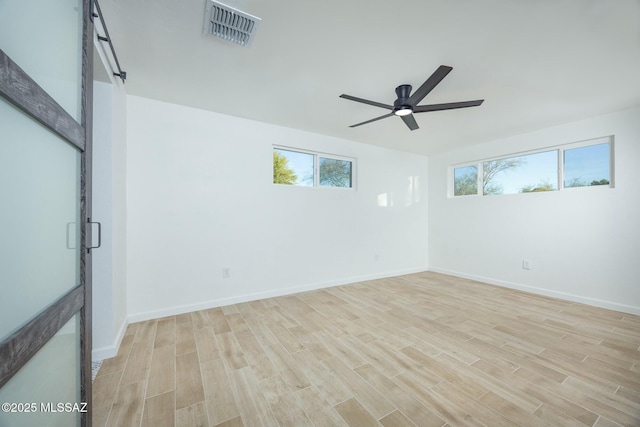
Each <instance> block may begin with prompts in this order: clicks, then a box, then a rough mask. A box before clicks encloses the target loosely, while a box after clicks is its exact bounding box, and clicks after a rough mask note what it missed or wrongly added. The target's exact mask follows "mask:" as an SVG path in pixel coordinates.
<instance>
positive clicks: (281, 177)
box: [273, 147, 355, 188]
mask: <svg viewBox="0 0 640 427" xmlns="http://www.w3.org/2000/svg"><path fill="white" fill-rule="evenodd" d="M354 170H355V159H352V158H348V157H340V156H334V155H329V154H321V153H314V152H308V151H296V150H290V149H288V148H286V149H285V148H277V147H274V149H273V183H274V184H284V185H298V186H304V187H339V188H353V182H354Z"/></svg>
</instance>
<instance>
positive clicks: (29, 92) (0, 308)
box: [0, 0, 93, 427]
mask: <svg viewBox="0 0 640 427" xmlns="http://www.w3.org/2000/svg"><path fill="white" fill-rule="evenodd" d="M90 8H91V6H90V2H89V0H56V1H52V0H30V1H24V0H0V291H1V295H0V404H2V409H1V410H0V426H2V427H13V426H19V427H27V426H60V427H73V426H89V425H90V416H89V413H88V411H89V405H88V404H86V403H89V402H90V399H91V360H90V355H91V340H90V331H91V324H90V319H91V316H90V307H91V303H90V293H91V292H90V289H91V286H90V277H91V275H90V263H91V259H90V254H89V253H88V249H87V245H88V244H89V245H90V243H89V242H90V236H91V224H90V223H88V220H89V217H90V206H89V201H90V200H91V198H90V170H89V169H90V146H91V140H90V135H91V111H90V109H89V106H90V105H91V102H90V98H91V93H90V90H91V67H92V65H91V58H92V50H91V49H92V44H91V40H92V37H91V35H92V31H93V27H92V24H91V20H90V19H89V18H90Z"/></svg>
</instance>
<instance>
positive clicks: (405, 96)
mask: <svg viewBox="0 0 640 427" xmlns="http://www.w3.org/2000/svg"><path fill="white" fill-rule="evenodd" d="M451 70H453V68H451V67H449V66H447V65H441V66H440V67H438V69H437V70H436V71H435V72H434V73H433V74H432V75H431V76H430V77H429V78H428V79H427V80H426V81H425V82H424V83H423V84H422V86H420V87H419V88H418V90H416V91H415V92H413V94H412V93H411V85H406V84H405V85H400V86H398V87H397V88H396V95H397V97H398V98H397V99H396V100H395V101H394V102H393V105H388V104H383V103H380V102H375V101H369V100H368V99H362V98H357V97H355V96H351V95H345V94H342V95H340V98H344V99H348V100H350V101H355V102H361V103H363V104H368V105H373V106H374V107H380V108H384V109H386V110H391V113H389V114H385V115H383V116H380V117H376V118H374V119H371V120H367V121H365V122H362V123H356V124H355V125H351V126H349V127H352V128H354V127H358V126H362V125H366V124H367V123H371V122H375V121H377V120H381V119H386V118H387V117H391V116H399V117H400V118H401V119H402V121H404V123H405V124H406V125H407V127H408V128H409V129H411V130H416V129H418V128H419V126H418V123H417V122H416V119H415V118H414V117H413V115H414V114H416V113H428V112H430V111H441V110H453V109H457V108H467V107H477V106H479V105H481V104H482V103H483V102H484V99H478V100H475V101H462V102H450V103H446V104H431V105H418V103H419V102H420V101H422V100H423V99H424V98H425V96H427V95H428V94H429V92H431V91H432V90H433V89H434V88H435V87H436V86H437V85H438V83H440V82H441V81H442V79H444V78H445V77H446V76H447V74H449V72H450V71H451Z"/></svg>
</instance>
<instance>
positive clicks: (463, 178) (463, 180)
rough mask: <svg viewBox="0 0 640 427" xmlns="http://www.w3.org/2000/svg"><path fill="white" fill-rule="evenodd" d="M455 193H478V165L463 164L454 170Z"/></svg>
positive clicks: (466, 194)
mask: <svg viewBox="0 0 640 427" xmlns="http://www.w3.org/2000/svg"><path fill="white" fill-rule="evenodd" d="M453 183H454V189H453V195H454V196H469V195H472V194H478V166H475V165H473V166H463V167H461V168H455V169H454V170H453Z"/></svg>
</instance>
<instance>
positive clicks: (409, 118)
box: [400, 114, 419, 130]
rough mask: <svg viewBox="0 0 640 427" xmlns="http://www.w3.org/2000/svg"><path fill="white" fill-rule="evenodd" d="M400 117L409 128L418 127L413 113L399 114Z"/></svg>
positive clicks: (414, 128)
mask: <svg viewBox="0 0 640 427" xmlns="http://www.w3.org/2000/svg"><path fill="white" fill-rule="evenodd" d="M400 117H401V118H402V121H403V122H404V124H406V125H407V127H408V128H409V129H411V130H416V129H418V128H419V126H418V123H417V122H416V119H415V117H413V114H407V115H406V116H400Z"/></svg>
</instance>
